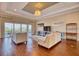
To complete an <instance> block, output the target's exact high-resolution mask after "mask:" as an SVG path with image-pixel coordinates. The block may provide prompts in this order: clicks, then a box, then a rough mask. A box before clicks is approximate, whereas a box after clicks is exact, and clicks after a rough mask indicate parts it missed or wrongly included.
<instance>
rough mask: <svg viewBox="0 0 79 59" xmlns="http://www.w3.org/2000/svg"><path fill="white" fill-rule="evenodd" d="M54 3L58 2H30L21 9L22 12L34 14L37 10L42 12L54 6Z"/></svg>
mask: <svg viewBox="0 0 79 59" xmlns="http://www.w3.org/2000/svg"><path fill="white" fill-rule="evenodd" d="M56 3H58V2H30V3H28V4H27V5H26V6H25V7H24V8H23V10H24V11H26V12H30V13H32V14H34V12H35V10H36V9H37V8H38V9H40V10H41V11H42V10H43V9H46V8H48V7H50V6H52V5H55V4H56Z"/></svg>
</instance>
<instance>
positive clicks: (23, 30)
mask: <svg viewBox="0 0 79 59" xmlns="http://www.w3.org/2000/svg"><path fill="white" fill-rule="evenodd" d="M22 32H27V25H26V24H22Z"/></svg>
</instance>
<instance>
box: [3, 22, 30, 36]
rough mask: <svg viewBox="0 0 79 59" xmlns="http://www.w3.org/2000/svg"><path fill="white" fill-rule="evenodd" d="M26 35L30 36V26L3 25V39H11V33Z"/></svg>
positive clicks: (17, 24)
mask: <svg viewBox="0 0 79 59" xmlns="http://www.w3.org/2000/svg"><path fill="white" fill-rule="evenodd" d="M26 32H27V33H28V34H29V36H31V35H32V25H30V24H19V23H5V37H11V36H12V35H13V33H26Z"/></svg>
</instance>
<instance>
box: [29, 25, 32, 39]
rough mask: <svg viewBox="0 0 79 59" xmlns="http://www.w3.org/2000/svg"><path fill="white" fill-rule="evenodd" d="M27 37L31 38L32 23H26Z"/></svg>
mask: <svg viewBox="0 0 79 59" xmlns="http://www.w3.org/2000/svg"><path fill="white" fill-rule="evenodd" d="M28 37H29V38H31V37H32V25H31V24H28Z"/></svg>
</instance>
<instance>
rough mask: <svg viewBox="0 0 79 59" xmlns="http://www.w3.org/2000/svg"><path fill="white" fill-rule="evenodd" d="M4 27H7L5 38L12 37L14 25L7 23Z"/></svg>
mask: <svg viewBox="0 0 79 59" xmlns="http://www.w3.org/2000/svg"><path fill="white" fill-rule="evenodd" d="M4 27H5V32H4V36H5V37H11V36H12V32H13V23H5V26H4Z"/></svg>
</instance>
